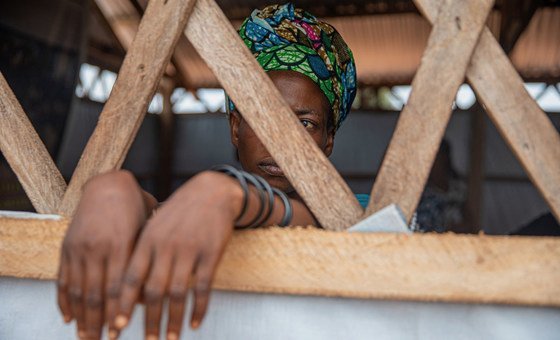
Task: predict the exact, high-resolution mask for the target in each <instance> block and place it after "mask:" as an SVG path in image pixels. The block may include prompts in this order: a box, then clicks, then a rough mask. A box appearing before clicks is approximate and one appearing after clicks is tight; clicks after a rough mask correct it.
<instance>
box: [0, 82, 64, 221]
mask: <svg viewBox="0 0 560 340" xmlns="http://www.w3.org/2000/svg"><path fill="white" fill-rule="evenodd" d="M0 121H1V123H0V151H2V154H4V157H6V160H7V161H8V164H10V167H11V168H12V170H13V171H14V173H15V174H16V176H17V178H18V180H19V182H20V183H21V185H22V186H23V189H24V190H25V193H26V194H27V196H28V197H29V199H30V200H31V203H32V204H33V207H35V209H36V210H37V211H38V212H40V213H43V214H49V213H54V212H56V209H57V208H58V205H59V204H60V201H61V200H62V195H64V191H65V190H66V182H65V181H64V178H62V175H61V174H60V172H59V171H58V169H57V167H56V165H55V164H54V162H53V160H52V158H51V156H50V155H49V152H48V151H47V148H45V145H44V144H43V142H42V141H41V139H40V138H39V135H38V134H37V132H36V131H35V129H34V128H33V125H31V122H30V121H29V119H28V118H27V115H26V114H25V112H24V111H23V108H22V107H21V105H20V104H19V102H18V100H17V99H16V96H15V95H14V93H13V92H12V90H11V89H10V86H9V85H8V83H7V82H6V79H4V76H3V75H2V74H1V73H0Z"/></svg>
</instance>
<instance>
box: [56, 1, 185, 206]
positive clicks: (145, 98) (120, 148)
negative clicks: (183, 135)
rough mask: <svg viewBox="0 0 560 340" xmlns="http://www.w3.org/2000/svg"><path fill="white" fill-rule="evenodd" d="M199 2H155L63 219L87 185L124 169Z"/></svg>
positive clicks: (65, 203)
mask: <svg viewBox="0 0 560 340" xmlns="http://www.w3.org/2000/svg"><path fill="white" fill-rule="evenodd" d="M194 2H195V0H153V1H150V4H149V5H148V8H147V9H146V13H145V14H144V17H143V18H142V22H141V23H140V27H139V29H138V33H137V35H136V37H135V38H134V41H133V42H132V45H131V46H130V48H129V50H128V53H127V55H126V57H125V60H124V62H123V65H122V67H121V71H120V72H119V76H118V78H117V81H116V82H115V85H114V87H113V91H112V92H111V96H110V97H109V100H108V101H107V103H106V104H105V107H104V108H103V111H102V112H101V115H100V117H99V122H98V124H97V127H96V128H95V131H94V132H93V135H92V136H91V138H90V140H89V142H88V144H87V145H86V148H85V150H84V153H83V154H82V157H81V159H80V161H79V163H78V166H77V168H76V171H75V172H74V175H73V176H72V180H71V181H70V185H69V186H68V190H67V191H66V193H65V195H64V199H63V201H62V205H61V207H60V209H59V211H60V213H61V214H63V215H65V216H72V215H73V214H74V211H75V209H76V206H77V204H78V201H79V198H80V195H81V190H82V186H83V185H84V184H85V182H86V181H87V180H88V179H90V178H91V177H93V176H95V175H96V174H100V173H103V172H107V171H110V170H113V169H118V168H119V167H120V166H121V165H122V162H123V161H124V158H125V156H126V153H127V151H128V149H129V148H130V145H131V144H132V141H133V139H134V137H135V135H136V132H137V131H138V128H139V127H140V124H141V123H142V120H143V118H144V115H145V114H146V110H147V109H148V105H149V103H150V100H151V99H152V97H153V95H154V93H155V90H156V87H157V85H158V83H159V80H160V79H161V76H162V74H163V71H164V68H165V65H167V64H168V63H169V59H170V57H171V54H172V53H173V49H174V47H175V44H176V43H177V40H178V39H179V36H180V35H181V33H182V31H183V29H184V27H185V25H186V23H187V20H188V17H189V14H190V12H191V11H192V8H193V5H194Z"/></svg>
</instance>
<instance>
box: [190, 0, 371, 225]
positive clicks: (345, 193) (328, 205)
mask: <svg viewBox="0 0 560 340" xmlns="http://www.w3.org/2000/svg"><path fill="white" fill-rule="evenodd" d="M185 34H186V35H187V38H189V40H190V41H191V43H192V44H193V45H194V47H195V48H196V50H197V51H198V53H199V54H200V55H201V56H202V58H204V60H205V61H206V63H207V64H208V66H209V67H210V69H211V70H212V71H213V72H214V74H215V75H216V77H217V78H218V79H219V80H220V83H221V84H222V86H223V87H224V89H225V90H226V91H227V93H228V94H229V95H230V96H231V98H232V99H233V101H234V102H235V104H236V106H237V107H238V108H239V110H240V112H241V114H242V115H243V117H244V118H245V119H246V120H247V122H248V123H249V125H250V126H251V128H252V129H253V130H254V131H255V133H256V135H257V136H258V137H259V139H260V140H261V141H262V143H263V144H264V146H265V147H266V148H267V150H268V151H269V152H270V153H271V155H272V157H273V158H274V159H275V160H276V162H277V163H278V165H279V166H280V167H281V168H282V169H283V171H284V173H285V174H286V177H287V178H288V179H289V180H290V182H291V183H292V185H293V186H294V188H296V190H297V191H298V193H299V194H300V195H301V196H302V198H303V199H304V200H305V203H306V204H307V206H308V207H309V208H310V210H311V211H312V212H313V213H314V214H315V216H316V217H317V219H318V220H319V221H320V223H321V224H322V225H323V226H324V227H325V228H327V229H330V230H341V229H344V228H347V227H349V226H351V225H353V224H354V223H356V222H357V221H358V220H359V219H360V218H361V217H362V215H363V209H362V207H361V206H360V205H359V203H358V201H357V200H356V198H355V197H354V195H353V194H352V192H351V190H350V188H349V187H348V185H346V183H345V182H344V180H343V179H342V177H341V176H340V174H339V173H338V172H337V171H336V169H335V168H334V166H333V165H332V164H331V163H330V162H329V160H328V159H327V157H326V156H325V155H324V154H323V153H322V151H321V150H320V149H319V148H318V147H317V145H316V144H315V142H314V141H313V140H312V139H311V137H310V136H309V134H308V133H307V132H306V131H305V130H304V129H303V127H302V125H301V123H300V122H299V120H298V119H297V117H296V116H295V115H294V114H293V112H292V111H291V109H290V108H289V106H288V105H287V104H286V102H285V101H284V99H283V98H282V96H281V95H280V93H279V92H278V90H277V89H276V88H275V87H274V85H273V83H272V81H271V80H270V78H268V76H267V75H266V73H265V72H264V71H263V69H262V68H261V67H260V65H259V64H258V62H257V61H256V60H255V58H254V57H253V56H252V55H251V52H250V51H249V49H247V47H245V45H244V44H243V42H242V40H241V38H239V36H238V35H237V32H235V30H234V29H233V27H232V26H231V24H230V23H229V21H228V20H227V18H226V17H225V15H224V14H223V13H222V11H221V10H220V8H219V7H218V5H217V4H216V3H215V1H214V0H198V1H197V3H196V5H195V8H194V11H193V13H192V15H191V18H190V19H189V22H188V24H187V28H186V30H185Z"/></svg>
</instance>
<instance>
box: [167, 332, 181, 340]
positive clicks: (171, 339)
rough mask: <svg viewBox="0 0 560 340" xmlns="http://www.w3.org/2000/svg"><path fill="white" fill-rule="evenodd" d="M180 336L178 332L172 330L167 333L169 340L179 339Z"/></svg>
mask: <svg viewBox="0 0 560 340" xmlns="http://www.w3.org/2000/svg"><path fill="white" fill-rule="evenodd" d="M178 338H179V337H178V336H177V333H174V332H171V333H167V340H177V339H178Z"/></svg>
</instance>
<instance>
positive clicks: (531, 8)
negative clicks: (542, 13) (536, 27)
mask: <svg viewBox="0 0 560 340" xmlns="http://www.w3.org/2000/svg"><path fill="white" fill-rule="evenodd" d="M542 2H543V1H542V0H509V1H504V2H503V3H502V6H501V9H500V12H501V22H500V35H499V37H500V38H499V39H500V44H501V46H502V48H503V50H504V52H505V53H506V54H509V53H510V52H511V51H512V50H513V48H514V47H515V43H516V42H517V40H518V39H519V37H520V36H521V34H522V33H523V31H525V29H526V28H527V26H528V25H529V22H530V21H531V18H533V15H534V14H535V12H536V11H537V8H539V5H540V4H542Z"/></svg>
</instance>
